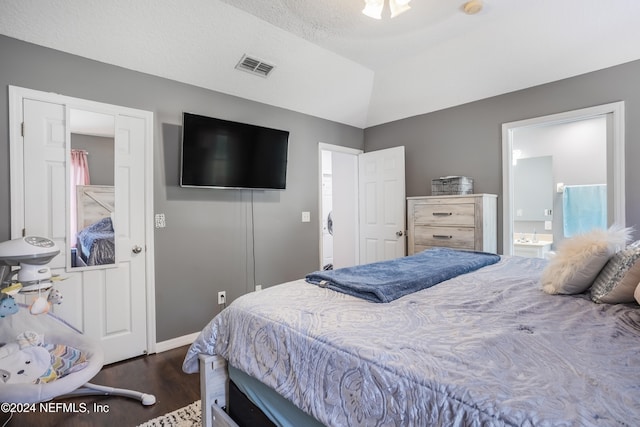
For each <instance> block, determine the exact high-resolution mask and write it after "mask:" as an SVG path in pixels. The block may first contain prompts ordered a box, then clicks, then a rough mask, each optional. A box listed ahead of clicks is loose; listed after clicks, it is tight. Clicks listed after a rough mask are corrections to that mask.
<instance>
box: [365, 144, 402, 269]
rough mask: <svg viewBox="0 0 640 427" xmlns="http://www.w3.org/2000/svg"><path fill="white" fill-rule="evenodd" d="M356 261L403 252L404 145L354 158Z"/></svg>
mask: <svg viewBox="0 0 640 427" xmlns="http://www.w3.org/2000/svg"><path fill="white" fill-rule="evenodd" d="M358 160H359V161H358V163H359V164H358V175H359V178H358V181H359V184H358V185H359V193H360V195H359V200H360V210H359V212H360V237H359V238H360V264H365V263H370V262H376V261H383V260H388V259H394V258H399V257H402V256H404V255H405V254H406V243H405V240H406V237H405V234H406V233H405V230H406V197H405V164H404V147H394V148H388V149H385V150H379V151H371V152H368V153H363V154H360V156H359V159H358Z"/></svg>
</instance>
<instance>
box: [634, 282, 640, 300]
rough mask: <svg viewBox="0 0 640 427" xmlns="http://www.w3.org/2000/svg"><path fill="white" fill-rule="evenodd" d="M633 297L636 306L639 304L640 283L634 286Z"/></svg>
mask: <svg viewBox="0 0 640 427" xmlns="http://www.w3.org/2000/svg"><path fill="white" fill-rule="evenodd" d="M633 297H634V298H635V299H636V301H637V302H638V304H640V283H638V286H636V291H635V292H634V293H633Z"/></svg>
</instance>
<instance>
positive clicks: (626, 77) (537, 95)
mask: <svg viewBox="0 0 640 427" xmlns="http://www.w3.org/2000/svg"><path fill="white" fill-rule="evenodd" d="M638 76H640V61H634V62H630V63H628V64H623V65H619V66H616V67H612V68H608V69H605V70H601V71H597V72H593V73H589V74H584V75H581V76H577V77H573V78H570V79H565V80H560V81H557V82H553V83H549V84H545V85H541V86H537V87H533V88H529V89H525V90H521V91H517V92H512V93H508V94H505V95H500V96H496V97H492V98H488V99H485V100H481V101H477V102H472V103H468V104H464V105H460V106H457V107H453V108H449V109H445V110H441V111H436V112H433V113H429V114H424V115H420V116H415V117H411V118H407V119H403V120H398V121H395V122H392V123H387V124H383V125H379V126H375V127H372V128H368V129H366V130H365V151H373V150H378V149H382V148H388V147H393V146H398V145H404V146H405V149H406V159H407V160H406V162H407V164H406V174H407V182H406V188H407V196H421V195H430V194H431V188H430V183H431V179H433V178H438V177H440V176H445V175H466V176H470V177H473V178H474V190H475V192H477V193H493V194H498V195H501V194H502V140H501V139H502V124H503V123H508V122H513V121H518V120H524V119H529V118H533V117H540V116H545V115H549V114H555V113H560V112H564V111H570V110H576V109H580V108H585V107H590V106H594V105H600V104H607V103H610V102H615V101H625V112H626V130H625V133H626V153H625V155H626V166H625V174H626V219H627V225H629V226H631V225H635V226H636V228H638V224H640V192H638V191H637V189H638V188H640V168H638V167H636V161H637V160H638V159H640V84H639V79H638ZM498 230H499V232H498V250H499V251H500V252H501V251H502V240H503V239H502V197H499V198H498ZM638 231H640V230H636V238H637V236H638Z"/></svg>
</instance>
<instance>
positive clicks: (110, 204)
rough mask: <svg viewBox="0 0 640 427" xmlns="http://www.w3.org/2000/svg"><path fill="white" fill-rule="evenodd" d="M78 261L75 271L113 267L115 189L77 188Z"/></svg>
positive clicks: (98, 186) (103, 186)
mask: <svg viewBox="0 0 640 427" xmlns="http://www.w3.org/2000/svg"><path fill="white" fill-rule="evenodd" d="M76 196H77V224H78V225H77V229H78V230H79V231H78V233H77V239H76V242H77V243H76V257H75V263H74V264H75V265H74V267H84V266H94V265H106V264H114V263H115V262H116V259H115V232H114V229H113V213H114V206H115V200H114V199H115V193H114V187H113V186H110V185H78V186H76Z"/></svg>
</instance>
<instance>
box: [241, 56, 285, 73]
mask: <svg viewBox="0 0 640 427" xmlns="http://www.w3.org/2000/svg"><path fill="white" fill-rule="evenodd" d="M274 68H275V65H271V64H267V63H266V62H262V61H261V60H259V59H256V58H252V57H250V56H247V55H242V58H241V59H240V62H238V65H236V69H238V70H242V71H247V72H249V73H251V74H255V75H257V76H262V77H267V76H268V75H269V73H270V72H271V70H273V69H274Z"/></svg>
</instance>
